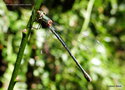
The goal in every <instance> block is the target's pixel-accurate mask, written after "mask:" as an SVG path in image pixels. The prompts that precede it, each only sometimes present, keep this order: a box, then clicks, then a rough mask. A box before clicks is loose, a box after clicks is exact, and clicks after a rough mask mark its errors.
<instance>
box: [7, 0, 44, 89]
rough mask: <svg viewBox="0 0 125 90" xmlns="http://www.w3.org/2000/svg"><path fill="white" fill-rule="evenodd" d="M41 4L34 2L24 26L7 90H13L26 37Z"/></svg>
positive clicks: (40, 0)
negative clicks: (24, 30)
mask: <svg viewBox="0 0 125 90" xmlns="http://www.w3.org/2000/svg"><path fill="white" fill-rule="evenodd" d="M41 3H42V0H36V3H35V6H34V8H33V10H32V15H31V17H30V19H29V22H28V24H27V26H26V32H23V37H22V41H21V44H20V48H19V52H18V55H17V59H16V63H15V66H14V70H13V73H12V77H11V80H10V83H9V87H8V90H13V88H14V85H15V80H16V77H17V75H18V71H19V68H20V65H21V60H22V57H23V54H24V50H25V47H26V44H27V41H28V37H29V36H30V33H31V28H32V25H33V22H34V21H35V19H36V14H37V13H36V12H37V10H38V9H39V8H40V5H41Z"/></svg>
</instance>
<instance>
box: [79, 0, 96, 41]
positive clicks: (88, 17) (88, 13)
mask: <svg viewBox="0 0 125 90" xmlns="http://www.w3.org/2000/svg"><path fill="white" fill-rule="evenodd" d="M94 2H95V0H90V1H89V3H88V7H87V11H86V15H85V21H84V23H83V25H82V29H81V31H80V35H79V36H78V40H79V41H81V39H82V36H83V31H84V30H86V29H87V28H88V25H89V21H90V16H91V12H92V8H93V5H94Z"/></svg>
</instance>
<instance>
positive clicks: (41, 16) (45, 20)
mask: <svg viewBox="0 0 125 90" xmlns="http://www.w3.org/2000/svg"><path fill="white" fill-rule="evenodd" d="M37 15H38V19H37V22H38V23H40V24H44V25H45V27H47V28H49V29H50V30H51V32H52V33H53V34H54V35H55V36H56V38H57V39H58V40H59V41H60V43H61V44H62V45H63V47H64V48H65V49H66V51H67V52H68V53H69V55H70V56H71V58H72V59H73V60H74V62H75V63H76V65H77V66H78V67H79V69H80V70H81V72H82V73H83V75H84V77H85V79H86V80H87V81H88V82H91V81H92V78H91V77H90V75H89V74H88V73H87V72H86V71H85V70H84V69H83V68H82V66H81V65H80V64H79V62H78V61H77V60H76V58H75V57H74V56H73V55H72V53H71V51H70V50H69V48H68V46H67V45H66V43H65V42H64V40H63V39H62V38H61V36H60V35H59V34H58V33H57V32H56V31H57V30H56V28H55V27H54V25H53V24H54V22H53V20H52V19H50V18H49V17H48V16H47V15H46V14H45V13H44V12H43V11H41V10H38V11H37Z"/></svg>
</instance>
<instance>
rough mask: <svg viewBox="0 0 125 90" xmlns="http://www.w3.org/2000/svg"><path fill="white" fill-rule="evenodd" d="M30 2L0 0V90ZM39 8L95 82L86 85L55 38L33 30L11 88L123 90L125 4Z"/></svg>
mask: <svg viewBox="0 0 125 90" xmlns="http://www.w3.org/2000/svg"><path fill="white" fill-rule="evenodd" d="M5 2H6V4H5ZM34 2H35V0H32V2H31V1H30V0H23V1H22V0H4V2H3V1H2V0H0V90H6V88H7V87H8V84H9V81H10V78H11V75H12V71H13V68H14V63H15V60H16V57H17V53H18V50H19V46H20V42H21V38H22V30H23V29H24V28H25V27H26V25H27V22H28V20H29V17H30V16H31V11H32V8H33V5H34ZM9 4H19V5H17V6H15V5H12V6H9ZM21 4H32V6H30V5H29V6H28V5H27V6H26V5H21ZM41 9H42V10H43V11H44V12H46V13H47V14H48V16H49V17H51V18H52V19H53V20H54V21H55V26H56V28H57V32H58V33H59V34H60V35H61V36H62V38H63V39H64V41H65V42H66V43H67V45H68V46H69V48H70V50H71V52H72V53H73V55H74V56H75V57H76V58H77V59H78V61H79V63H80V64H81V65H82V66H83V67H84V69H85V70H86V71H87V72H88V73H89V74H90V76H91V77H92V79H93V81H92V82H91V83H88V82H87V81H86V80H85V78H84V76H83V75H82V73H81V71H80V70H79V69H78V68H77V66H76V64H75V63H74V61H73V60H72V59H71V57H70V56H69V55H68V53H67V52H66V50H65V49H64V48H63V47H62V45H61V44H60V42H59V41H58V40H57V39H56V38H55V36H54V35H53V34H52V33H51V32H50V31H49V30H48V29H45V28H40V29H38V30H32V35H31V36H30V39H29V41H28V43H27V46H26V49H25V53H24V57H23V60H22V62H21V68H20V72H19V75H18V77H17V79H18V80H19V82H17V83H16V85H15V87H14V90H125V65H124V64H125V1H124V0H43V3H42V6H41ZM34 27H38V24H34Z"/></svg>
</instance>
